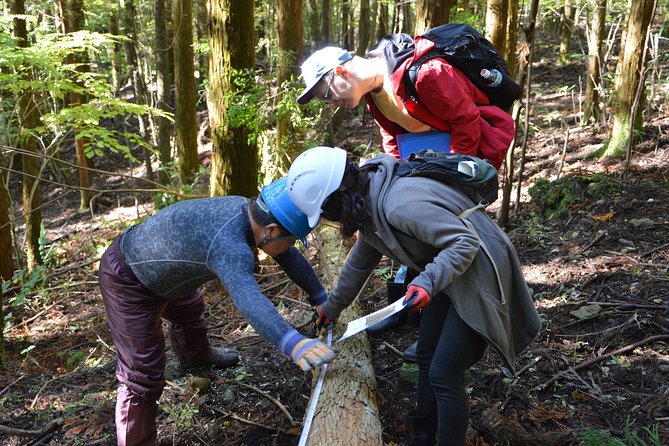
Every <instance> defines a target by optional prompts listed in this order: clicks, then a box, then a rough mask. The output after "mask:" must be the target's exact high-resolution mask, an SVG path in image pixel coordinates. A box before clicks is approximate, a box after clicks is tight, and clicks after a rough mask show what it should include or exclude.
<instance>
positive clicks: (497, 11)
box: [485, 0, 509, 51]
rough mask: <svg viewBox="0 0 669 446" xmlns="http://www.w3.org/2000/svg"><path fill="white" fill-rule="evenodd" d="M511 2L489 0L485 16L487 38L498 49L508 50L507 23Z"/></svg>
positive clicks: (506, 0)
mask: <svg viewBox="0 0 669 446" xmlns="http://www.w3.org/2000/svg"><path fill="white" fill-rule="evenodd" d="M508 1H509V0H488V8H487V10H486V16H485V36H486V38H487V39H488V40H490V42H491V43H492V44H493V45H494V46H495V48H497V50H498V51H504V49H505V48H506V21H507V11H508V9H509V8H508Z"/></svg>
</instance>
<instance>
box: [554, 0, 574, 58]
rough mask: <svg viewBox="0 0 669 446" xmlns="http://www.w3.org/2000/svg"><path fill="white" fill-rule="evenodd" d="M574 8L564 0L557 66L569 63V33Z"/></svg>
mask: <svg viewBox="0 0 669 446" xmlns="http://www.w3.org/2000/svg"><path fill="white" fill-rule="evenodd" d="M575 15H576V8H575V7H574V5H572V3H571V0H564V12H563V16H562V37H561V38H560V54H559V55H558V64H565V63H567V62H569V51H570V50H571V33H572V29H573V27H574V16H575Z"/></svg>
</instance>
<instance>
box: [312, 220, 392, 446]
mask: <svg viewBox="0 0 669 446" xmlns="http://www.w3.org/2000/svg"><path fill="white" fill-rule="evenodd" d="M318 234H319V236H320V239H321V240H322V246H320V247H319V248H320V249H319V252H320V253H321V266H322V268H323V269H324V271H325V279H324V282H325V283H326V284H327V285H326V287H329V288H330V289H331V288H332V287H333V286H334V284H335V283H336V281H337V277H338V276H339V271H340V270H341V267H342V265H343V263H344V260H345V258H346V255H347V254H348V249H346V248H345V246H344V245H343V244H342V242H341V237H340V236H339V228H338V227H335V226H330V225H321V229H320V230H319V231H318ZM368 280H369V279H368ZM365 288H366V285H365V286H363V288H362V290H363V291H364V289H365ZM361 316H364V313H363V311H362V308H361V306H360V304H359V303H358V300H357V299H356V300H355V301H354V302H353V304H352V305H351V306H350V307H349V308H347V309H346V310H345V311H343V312H342V314H341V316H340V318H339V320H338V321H337V324H336V325H335V327H334V330H333V339H335V340H336V339H339V338H340V337H341V335H342V334H343V333H344V330H345V328H346V324H347V323H348V322H349V321H351V320H353V319H356V318H358V317H361ZM336 348H338V349H339V353H338V354H337V358H336V359H335V360H334V361H333V362H332V363H331V364H330V365H329V366H328V369H327V374H326V377H325V381H324V383H323V389H322V391H321V395H320V397H319V400H318V406H316V412H315V415H314V419H313V422H312V424H311V429H310V431H309V436H308V440H307V444H309V445H325V446H339V445H346V446H355V445H365V446H375V445H379V446H382V445H383V436H382V426H381V420H380V416H379V408H378V392H377V387H376V377H375V375H374V367H373V366H372V351H371V347H370V344H369V340H368V339H367V336H366V335H365V334H364V333H361V334H358V335H356V336H354V337H352V338H350V339H347V340H346V341H345V342H342V343H341V344H337V345H336ZM319 374H320V370H316V371H315V372H314V380H313V383H312V393H313V389H314V387H315V384H316V381H317V379H318V376H319Z"/></svg>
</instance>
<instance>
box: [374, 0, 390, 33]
mask: <svg viewBox="0 0 669 446" xmlns="http://www.w3.org/2000/svg"><path fill="white" fill-rule="evenodd" d="M378 8H379V12H378V14H377V20H376V22H377V25H378V27H377V28H376V41H377V42H378V41H379V40H381V38H382V37H383V36H385V35H386V34H388V33H389V32H388V30H389V29H390V28H389V23H390V22H389V20H390V18H389V16H388V3H386V2H385V1H383V0H381V1H379V2H378Z"/></svg>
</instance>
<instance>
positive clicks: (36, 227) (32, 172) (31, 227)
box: [12, 0, 42, 270]
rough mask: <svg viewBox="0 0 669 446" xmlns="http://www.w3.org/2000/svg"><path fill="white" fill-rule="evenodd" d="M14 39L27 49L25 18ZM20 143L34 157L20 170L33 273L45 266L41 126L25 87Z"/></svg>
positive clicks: (20, 1)
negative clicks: (35, 131) (42, 252)
mask: <svg viewBox="0 0 669 446" xmlns="http://www.w3.org/2000/svg"><path fill="white" fill-rule="evenodd" d="M12 14H15V15H23V14H25V2H24V0H14V1H13V2H12ZM14 36H15V37H16V40H17V46H19V47H21V48H28V47H29V43H28V30H27V27H26V21H25V19H21V18H14ZM20 76H21V77H22V78H23V79H24V80H25V81H28V82H29V81H31V80H32V71H31V69H30V67H21V73H20ZM18 107H19V141H18V146H19V148H20V149H22V150H23V151H25V152H27V153H29V154H34V156H32V155H29V154H22V155H21V156H20V158H21V170H22V172H23V173H24V175H23V178H22V189H21V196H22V202H23V215H24V220H25V225H26V264H27V266H28V269H29V270H32V269H33V268H35V266H37V265H38V264H41V263H42V257H41V255H40V252H39V236H40V228H41V226H42V211H41V210H40V209H39V206H40V203H41V194H40V182H39V180H38V179H37V178H38V177H39V172H38V165H39V158H38V157H37V154H38V147H39V145H38V141H37V138H36V137H35V136H34V135H33V129H35V128H36V127H38V126H39V125H40V120H41V117H40V113H39V109H38V108H37V102H36V101H35V98H34V95H33V91H32V89H30V88H26V89H25V90H23V92H22V93H21V94H20V95H19V98H18Z"/></svg>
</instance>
